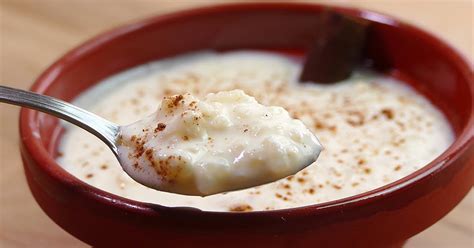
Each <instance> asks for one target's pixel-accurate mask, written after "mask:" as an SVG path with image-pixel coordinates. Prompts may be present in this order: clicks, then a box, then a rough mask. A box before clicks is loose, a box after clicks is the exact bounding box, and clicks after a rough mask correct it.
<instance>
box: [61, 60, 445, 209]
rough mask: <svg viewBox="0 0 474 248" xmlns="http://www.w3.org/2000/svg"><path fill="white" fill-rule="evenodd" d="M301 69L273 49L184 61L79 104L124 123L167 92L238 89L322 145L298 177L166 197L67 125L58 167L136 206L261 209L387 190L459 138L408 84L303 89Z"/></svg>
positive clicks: (375, 78) (369, 79)
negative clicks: (295, 123)
mask: <svg viewBox="0 0 474 248" xmlns="http://www.w3.org/2000/svg"><path fill="white" fill-rule="evenodd" d="M300 70H301V64H300V63H299V62H296V60H294V59H292V58H289V57H285V56H282V55H279V54H273V53H263V52H251V51H242V52H228V53H221V54H219V53H198V54H191V55H183V56H180V57H176V58H170V59H166V60H161V61H157V62H153V63H150V64H146V65H143V66H140V67H137V68H134V69H131V70H129V71H127V72H124V73H121V74H119V75H116V76H113V77H111V78H109V79H107V80H105V81H103V82H101V83H100V84H98V85H97V86H95V87H93V88H91V89H90V90H88V91H87V92H84V93H83V94H82V95H81V96H80V97H79V98H77V100H76V101H75V102H74V103H75V104H77V105H79V106H81V107H84V108H86V109H88V110H91V111H92V112H95V113H96V114H98V115H100V116H102V117H104V118H106V119H109V120H111V121H113V122H116V123H119V124H121V125H126V124H130V123H132V122H134V121H137V120H140V119H143V118H145V117H146V116H148V115H150V114H152V113H153V112H154V111H155V110H156V106H157V105H158V103H159V102H160V101H161V100H162V99H163V97H164V96H172V95H176V94H186V93H190V94H192V95H194V96H196V97H198V98H204V97H205V96H206V95H207V94H208V93H215V92H219V91H229V90H234V89H241V90H243V91H244V92H245V93H246V94H248V95H251V96H253V97H255V98H256V100H257V101H258V102H259V103H261V104H264V105H267V106H281V107H283V108H285V109H286V110H287V111H288V112H289V113H290V115H291V116H292V117H293V118H297V119H299V120H301V121H302V122H303V123H304V124H305V125H306V126H307V127H308V128H309V129H310V130H311V131H312V132H313V133H314V134H316V136H317V137H318V138H319V140H320V141H321V144H322V145H323V147H324V150H323V151H322V152H321V154H320V156H319V158H318V160H317V162H315V163H314V164H312V165H310V166H308V167H307V168H305V169H303V170H302V171H300V172H298V173H297V174H296V175H294V176H290V177H287V178H285V179H281V180H278V181H276V182H273V183H269V184H265V185H262V186H258V187H253V188H249V189H245V190H239V191H233V192H229V193H222V194H216V195H211V196H206V197H199V196H186V195H178V194H172V193H165V192H160V191H156V190H153V189H150V188H147V187H145V186H143V185H140V184H139V183H137V182H135V181H134V180H133V179H131V178H130V177H129V176H128V175H127V174H126V173H125V172H124V171H123V170H122V168H121V167H120V165H119V163H118V161H117V160H116V158H115V157H114V155H113V154H112V152H111V151H109V150H108V148H107V147H106V146H105V145H104V144H103V143H102V142H101V141H100V140H98V139H97V138H95V137H94V136H92V135H91V134H89V133H87V132H85V131H83V130H81V129H79V128H77V127H74V126H70V125H66V127H67V132H66V133H65V135H64V137H63V140H62V143H61V146H60V151H61V153H62V154H63V156H61V157H59V158H58V162H59V163H60V164H61V165H62V166H63V167H64V168H65V169H66V170H67V171H68V172H70V173H71V174H73V175H75V176H76V177H77V178H79V179H80V180H83V181H85V182H87V183H89V184H91V185H93V186H95V187H97V188H100V189H103V190H105V191H108V192H111V193H114V194H117V195H120V196H123V197H126V198H130V199H134V200H138V201H144V202H152V203H157V204H161V205H165V206H189V207H196V208H200V209H203V210H210V211H255V210H272V209H283V208H292V207H300V206H305V205H311V204H315V203H321V202H326V201H331V200H336V199H340V198H343V197H348V196H352V195H355V194H359V193H362V192H366V191H369V190H372V189H375V188H378V187H381V186H383V185H386V184H388V183H391V182H394V181H396V180H398V179H400V178H402V177H404V176H407V175H408V174H410V173H412V172H414V171H416V170H418V169H420V168H421V167H423V166H424V165H426V164H427V163H429V162H430V161H432V160H433V159H434V158H436V157H437V156H438V155H440V154H441V153H442V152H443V151H444V150H445V149H446V148H447V147H448V146H449V145H450V144H451V143H452V141H453V138H454V135H453V132H452V129H451V127H450V126H449V124H448V122H447V120H446V119H445V117H444V116H443V115H442V113H441V112H440V111H439V110H437V109H436V108H435V107H434V106H433V105H432V104H430V102H429V101H428V100H427V99H425V98H424V97H423V96H421V95H419V94H418V93H416V92H415V91H414V90H413V89H411V88H410V87H408V86H406V85H404V84H403V83H402V82H399V81H396V80H394V79H391V78H388V77H386V76H383V75H379V74H375V73H370V72H359V73H356V75H354V76H353V77H352V78H350V79H349V80H346V81H344V82H340V83H338V84H332V85H318V84H313V83H298V82H297V76H298V75H299V72H300ZM238 132H239V131H238V130H237V131H236V135H239V134H238ZM275 162H278V161H275Z"/></svg>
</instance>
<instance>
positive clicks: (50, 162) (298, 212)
mask: <svg viewBox="0 0 474 248" xmlns="http://www.w3.org/2000/svg"><path fill="white" fill-rule="evenodd" d="M325 7H328V5H324V4H314V3H232V4H219V5H209V6H204V7H198V8H191V9H185V10H179V11H176V12H171V13H166V14H162V15H158V16H153V17H148V18H146V19H142V20H138V21H135V22H131V23H128V24H125V25H120V26H118V27H116V28H113V29H112V30H109V31H107V32H103V33H101V34H99V35H96V36H94V37H92V38H90V39H89V40H87V41H86V42H84V43H81V44H80V45H78V46H77V47H75V48H74V49H72V50H70V51H69V52H67V53H66V54H65V55H63V56H62V57H60V58H59V59H57V60H56V62H54V63H53V64H52V65H50V66H49V67H48V68H47V69H46V70H45V71H44V72H43V73H42V74H41V75H40V76H39V77H38V78H37V79H36V80H35V82H34V84H33V85H32V86H31V88H30V89H31V90H32V91H34V92H38V93H44V92H45V91H46V90H47V89H48V88H49V87H50V85H51V84H52V83H53V82H54V80H55V79H56V78H57V77H58V76H60V74H61V71H62V69H63V68H64V67H67V66H68V65H69V64H72V63H74V62H75V60H76V59H77V58H78V57H81V56H83V55H84V54H86V53H88V52H90V51H92V50H94V49H99V48H100V46H101V45H102V44H105V43H107V42H109V41H111V40H114V39H115V38H117V37H120V36H122V35H126V34H128V33H130V32H133V31H135V30H138V29H141V28H143V27H146V26H148V25H151V24H154V23H166V22H173V21H175V20H180V19H183V18H184V19H186V18H190V17H191V18H192V17H193V16H195V15H203V14H206V13H216V12H222V11H249V10H262V11H264V10H288V9H291V10H308V9H310V10H316V9H321V8H325ZM329 7H330V8H332V9H334V10H336V11H340V12H343V13H348V14H351V15H356V16H360V17H362V18H364V19H368V20H370V21H374V22H379V23H384V24H387V25H390V26H394V27H397V28H403V29H408V30H410V31H412V32H415V33H417V35H419V36H422V37H423V38H424V39H427V40H428V41H429V42H430V43H431V44H432V45H434V46H437V48H439V49H442V50H444V52H445V54H448V55H449V56H450V57H451V58H452V59H453V61H454V63H455V66H456V67H460V68H463V74H467V76H469V75H470V77H471V81H470V84H469V88H470V91H471V92H470V94H471V96H474V80H472V74H473V72H472V69H471V68H472V67H470V65H469V62H468V61H467V59H466V58H464V57H463V56H462V55H461V54H460V53H459V52H458V51H457V50H456V49H454V48H452V47H451V46H450V45H448V44H447V43H446V42H444V41H443V40H441V39H440V38H438V37H436V36H434V35H432V34H430V33H428V32H426V31H424V30H422V29H420V28H417V27H415V26H412V25H410V24H406V23H404V22H403V21H399V20H398V19H396V18H394V17H391V16H389V15H386V14H381V13H380V12H376V11H371V10H366V9H359V8H352V7H341V6H334V5H330V6H329ZM472 107H474V98H473V99H472V101H471V108H472ZM37 117H38V112H37V111H34V110H30V109H25V108H22V109H21V111H20V121H19V124H20V138H21V142H22V144H23V145H24V148H25V152H28V153H29V154H30V155H31V158H32V159H33V160H34V161H36V164H37V165H38V167H40V169H41V170H43V171H45V172H46V173H47V174H48V175H49V176H51V177H52V178H54V180H56V181H57V182H59V183H60V184H62V185H63V186H68V187H76V188H81V189H82V190H77V192H76V193H79V194H83V196H85V197H87V198H90V199H92V200H95V201H98V202H99V203H101V204H105V205H110V206H113V207H115V208H119V209H121V210H124V211H129V212H134V213H138V214H145V215H157V214H158V213H162V212H164V211H187V212H188V213H190V214H196V215H200V216H209V215H234V216H242V215H248V216H250V215H253V216H255V215H259V216H267V217H275V216H277V217H278V216H281V215H282V214H284V215H285V216H288V215H293V216H306V215H315V214H323V213H327V212H333V211H343V210H348V209H351V208H355V207H358V206H361V205H365V204H368V203H371V202H373V201H376V200H379V199H381V198H385V197H388V196H389V195H391V194H394V193H396V192H401V191H403V190H406V189H408V188H409V187H410V185H414V183H415V182H417V181H421V180H423V179H425V178H427V177H430V176H432V175H434V174H436V173H439V172H440V171H442V170H443V169H445V168H446V167H448V166H449V165H450V164H451V162H452V161H453V160H455V159H456V158H457V157H458V156H460V154H462V152H463V151H464V150H466V149H467V148H468V147H469V146H470V145H471V144H472V143H474V113H472V112H471V115H470V116H469V120H468V123H467V125H466V126H465V127H463V129H462V131H461V132H460V134H459V136H458V137H456V139H455V140H454V142H453V143H452V144H451V145H450V146H449V147H448V148H447V149H446V150H445V151H444V152H443V153H442V154H441V155H439V156H438V157H436V158H435V159H434V160H433V161H431V162H430V163H428V164H427V165H425V166H423V167H422V168H420V169H418V170H417V171H415V172H413V173H411V174H409V175H407V176H405V177H403V178H401V179H399V180H397V181H395V182H392V183H390V184H386V185H384V186H381V187H378V188H376V189H373V190H370V191H367V192H363V193H360V194H357V195H352V196H349V197H345V198H341V199H337V200H333V201H328V202H322V203H317V204H313V205H307V206H301V207H296V208H288V209H278V210H265V211H252V212H219V211H207V210H199V209H197V208H192V207H166V206H163V205H159V204H154V203H147V202H140V201H136V200H132V199H128V198H125V197H121V196H118V195H115V194H113V193H109V192H107V191H104V190H101V189H99V188H96V187H94V186H92V185H89V184H87V183H85V182H83V181H81V180H79V179H77V178H76V177H74V176H73V175H72V174H69V173H68V172H67V171H66V170H64V169H63V168H62V167H61V166H60V165H59V164H58V163H56V161H55V159H54V158H53V157H52V156H51V154H50V153H49V152H48V149H47V148H46V147H45V146H44V145H43V144H42V142H41V140H40V135H39V125H37ZM278 218H280V217H278Z"/></svg>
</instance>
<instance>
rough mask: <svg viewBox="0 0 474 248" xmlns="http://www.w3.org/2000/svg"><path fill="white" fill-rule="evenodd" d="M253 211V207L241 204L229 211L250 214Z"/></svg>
mask: <svg viewBox="0 0 474 248" xmlns="http://www.w3.org/2000/svg"><path fill="white" fill-rule="evenodd" d="M252 210H253V208H252V206H250V205H248V204H241V205H237V206H234V207H231V208H229V211H231V212H249V211H252Z"/></svg>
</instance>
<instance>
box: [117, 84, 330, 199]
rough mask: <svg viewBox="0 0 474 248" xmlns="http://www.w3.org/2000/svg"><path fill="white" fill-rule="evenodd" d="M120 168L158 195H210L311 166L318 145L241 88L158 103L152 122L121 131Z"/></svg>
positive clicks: (280, 111) (295, 122)
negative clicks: (158, 193) (201, 97)
mask: <svg viewBox="0 0 474 248" xmlns="http://www.w3.org/2000/svg"><path fill="white" fill-rule="evenodd" d="M118 143H119V145H118V154H119V158H120V162H121V164H122V166H123V168H124V170H125V171H126V172H127V174H128V175H130V176H131V177H132V178H134V179H135V180H136V181H137V182H139V183H141V184H144V185H147V186H149V187H151V188H154V189H158V190H161V191H166V192H172V193H180V194H185V195H211V194H215V193H221V192H226V191H230V190H236V189H245V188H249V187H252V186H258V185H261V184H264V183H268V182H272V181H275V180H278V179H281V178H284V177H287V176H290V175H292V174H295V173H296V172H298V171H300V170H301V169H303V168H304V167H306V166H308V165H310V164H312V163H313V162H314V161H315V160H316V158H317V157H318V155H319V153H320V152H321V145H320V144H319V142H318V140H317V138H316V137H315V136H314V134H312V133H311V131H309V130H308V128H306V127H305V126H304V124H303V123H302V122H301V121H300V120H297V119H293V118H291V117H290V115H289V114H288V112H287V111H286V110H285V109H283V108H282V107H276V106H269V107H267V106H264V105H261V104H259V103H258V102H257V101H256V100H255V98H253V97H251V96H248V95H246V94H245V93H244V92H243V91H242V90H233V91H221V92H218V93H210V94H208V95H207V96H206V97H205V98H204V99H203V100H199V99H197V98H196V97H193V96H192V95H190V94H189V93H188V94H182V95H174V96H166V97H163V100H162V101H161V102H160V104H159V105H158V110H157V111H156V112H155V113H153V114H151V115H150V116H148V117H146V118H144V119H142V120H140V121H137V122H135V123H132V124H130V125H127V126H123V127H122V128H121V131H120V136H119V142H118Z"/></svg>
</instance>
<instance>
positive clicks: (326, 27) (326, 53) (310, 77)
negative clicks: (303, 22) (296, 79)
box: [300, 10, 369, 83]
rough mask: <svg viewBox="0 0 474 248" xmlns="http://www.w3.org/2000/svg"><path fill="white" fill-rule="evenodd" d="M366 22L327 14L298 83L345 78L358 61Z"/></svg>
mask: <svg viewBox="0 0 474 248" xmlns="http://www.w3.org/2000/svg"><path fill="white" fill-rule="evenodd" d="M368 26H369V22H368V21H365V20H362V19H360V18H356V17H351V16H346V15H343V14H339V13H336V12H334V11H331V10H327V11H325V12H324V13H322V14H321V22H320V25H318V27H319V28H318V30H316V33H317V35H316V38H315V40H314V42H313V45H312V47H310V49H309V52H308V54H307V57H306V61H305V63H304V67H303V71H302V73H301V75H300V81H301V82H307V81H312V82H317V83H332V82H337V81H341V80H344V79H346V78H348V77H349V76H350V75H351V73H352V70H353V69H354V68H355V67H356V66H357V64H358V62H359V61H360V59H361V56H362V51H363V49H364V45H365V40H366V34H367V29H368Z"/></svg>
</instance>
